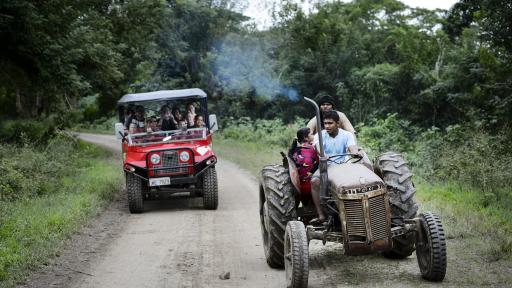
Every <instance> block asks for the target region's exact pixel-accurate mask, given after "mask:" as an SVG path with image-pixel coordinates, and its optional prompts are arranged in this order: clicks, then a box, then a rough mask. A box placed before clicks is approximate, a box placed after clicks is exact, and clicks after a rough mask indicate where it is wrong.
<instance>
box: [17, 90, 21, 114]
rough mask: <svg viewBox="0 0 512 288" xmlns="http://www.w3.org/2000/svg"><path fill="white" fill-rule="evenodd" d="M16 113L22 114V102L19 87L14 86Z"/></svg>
mask: <svg viewBox="0 0 512 288" xmlns="http://www.w3.org/2000/svg"><path fill="white" fill-rule="evenodd" d="M16 114H18V115H22V114H23V104H22V102H21V93H20V89H19V88H16Z"/></svg>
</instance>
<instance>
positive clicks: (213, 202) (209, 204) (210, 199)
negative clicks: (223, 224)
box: [201, 167, 219, 210]
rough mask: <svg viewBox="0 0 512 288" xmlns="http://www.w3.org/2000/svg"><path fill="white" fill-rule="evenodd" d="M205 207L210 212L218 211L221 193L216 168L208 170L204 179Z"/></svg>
mask: <svg viewBox="0 0 512 288" xmlns="http://www.w3.org/2000/svg"><path fill="white" fill-rule="evenodd" d="M201 180H202V185H201V186H202V187H203V206H204V208H206V209H209V210H216V209H217V206H218V205H219V195H218V194H219V192H218V190H219V189H218V186H217V171H216V170H215V167H210V168H207V169H206V171H205V172H204V174H203V177H202V179H201Z"/></svg>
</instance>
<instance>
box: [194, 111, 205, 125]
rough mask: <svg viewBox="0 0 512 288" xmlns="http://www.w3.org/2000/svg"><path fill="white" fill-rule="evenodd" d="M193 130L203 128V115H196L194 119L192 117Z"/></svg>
mask: <svg viewBox="0 0 512 288" xmlns="http://www.w3.org/2000/svg"><path fill="white" fill-rule="evenodd" d="M192 127H193V128H203V127H204V118H203V115H199V114H197V115H196V116H195V117H194V126H192Z"/></svg>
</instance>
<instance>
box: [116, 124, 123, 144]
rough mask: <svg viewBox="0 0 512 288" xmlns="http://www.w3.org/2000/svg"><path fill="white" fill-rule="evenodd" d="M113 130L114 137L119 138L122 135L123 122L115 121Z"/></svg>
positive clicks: (121, 137)
mask: <svg viewBox="0 0 512 288" xmlns="http://www.w3.org/2000/svg"><path fill="white" fill-rule="evenodd" d="M114 130H115V131H116V132H115V133H116V138H117V139H119V140H121V139H123V137H124V125H123V123H116V124H115V125H114Z"/></svg>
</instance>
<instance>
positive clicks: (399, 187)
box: [374, 152, 419, 259]
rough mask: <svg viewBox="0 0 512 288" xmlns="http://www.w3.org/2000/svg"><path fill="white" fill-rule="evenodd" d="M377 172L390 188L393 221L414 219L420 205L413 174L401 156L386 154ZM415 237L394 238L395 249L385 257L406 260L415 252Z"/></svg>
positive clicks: (377, 167) (410, 234)
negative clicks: (416, 197)
mask: <svg viewBox="0 0 512 288" xmlns="http://www.w3.org/2000/svg"><path fill="white" fill-rule="evenodd" d="M374 170H375V172H376V173H377V175H379V176H380V177H381V178H382V180H384V182H385V183H386V185H387V186H388V189H389V188H390V193H389V202H390V204H391V213H392V218H393V219H392V221H393V223H395V224H401V221H402V220H403V219H412V218H414V217H416V213H417V212H418V208H419V206H418V204H417V203H416V201H415V200H414V194H415V193H416V188H414V183H413V182H412V173H411V170H410V169H409V166H408V165H407V161H405V159H404V157H403V156H402V155H401V154H398V153H394V152H386V153H384V154H382V155H380V156H379V157H378V158H377V160H376V161H375V169H374ZM414 242H415V237H414V234H413V233H409V234H405V235H401V236H398V237H395V238H393V249H392V250H391V251H388V252H384V253H383V255H384V256H385V257H387V258H392V259H404V258H407V257H408V256H410V255H411V254H412V252H414V250H415V248H414Z"/></svg>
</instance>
